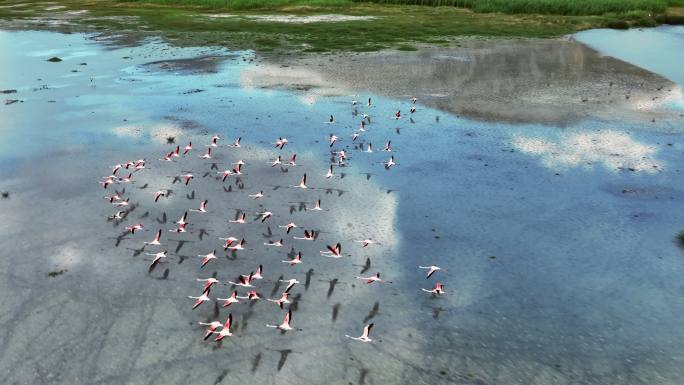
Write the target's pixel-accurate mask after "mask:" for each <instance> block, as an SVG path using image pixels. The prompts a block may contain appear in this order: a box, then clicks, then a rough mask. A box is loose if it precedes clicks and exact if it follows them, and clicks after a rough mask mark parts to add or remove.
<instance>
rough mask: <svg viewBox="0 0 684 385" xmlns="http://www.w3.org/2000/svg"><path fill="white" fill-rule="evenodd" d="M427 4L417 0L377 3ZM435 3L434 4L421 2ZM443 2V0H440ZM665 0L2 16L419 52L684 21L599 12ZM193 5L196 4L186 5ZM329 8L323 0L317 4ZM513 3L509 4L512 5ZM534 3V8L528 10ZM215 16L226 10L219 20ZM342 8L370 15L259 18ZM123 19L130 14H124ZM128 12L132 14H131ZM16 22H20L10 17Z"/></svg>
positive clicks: (19, 2) (171, 1)
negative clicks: (572, 7) (495, 8)
mask: <svg viewBox="0 0 684 385" xmlns="http://www.w3.org/2000/svg"><path fill="white" fill-rule="evenodd" d="M376 1H390V2H401V1H411V2H415V1H421V0H376ZM422 1H424V2H425V3H426V4H439V3H436V2H435V1H438V0H422ZM443 1H444V0H443ZM446 1H450V3H449V4H451V5H463V6H465V5H471V6H473V9H475V10H479V9H478V8H475V7H474V4H490V5H491V4H503V3H506V4H509V5H510V6H511V7H513V6H514V5H515V4H522V3H528V4H537V5H536V6H539V5H538V4H542V3H544V4H546V3H549V4H566V3H569V2H571V1H570V0H506V1H503V0H501V1H499V0H458V1H457V0H446ZM664 1H667V0H624V1H617V0H616V1H613V0H576V2H578V3H586V4H588V3H592V4H594V6H595V7H596V8H594V9H595V10H597V11H596V12H599V11H598V10H599V9H604V10H605V9H612V10H613V11H611V12H608V13H603V14H601V15H575V14H573V12H572V11H569V10H565V11H563V12H565V13H570V14H567V15H566V14H558V15H557V14H511V13H478V12H473V10H470V9H466V8H460V7H453V6H449V7H428V6H420V5H400V4H377V3H368V2H365V3H357V2H351V0H228V1H226V0H144V1H142V0H141V1H134V0H128V1H122V0H55V1H54V3H58V4H61V5H63V6H64V7H65V8H64V9H61V10H58V11H55V10H54V8H52V9H51V10H46V9H45V8H46V7H48V6H54V5H55V4H54V3H50V4H48V3H42V2H28V1H26V0H4V1H3V5H6V6H7V5H9V6H8V7H3V8H0V21H1V19H3V18H4V19H14V20H15V22H18V23H19V24H20V22H21V20H22V19H27V20H28V19H32V18H36V17H41V16H49V17H50V18H55V17H59V15H60V13H63V14H65V13H66V12H68V11H76V10H86V11H87V13H85V14H82V15H79V16H78V17H69V18H68V20H69V24H65V25H60V24H54V23H48V22H45V24H40V21H39V19H38V22H36V21H35V20H36V19H34V21H33V22H32V23H30V24H29V25H30V28H36V27H38V28H44V29H51V30H59V31H65V32H70V31H85V32H88V31H115V32H122V33H124V35H125V33H126V32H131V33H130V34H128V35H126V36H128V37H127V38H128V39H133V38H143V37H145V36H149V35H154V36H161V37H163V38H165V39H166V40H167V41H169V42H171V43H173V44H175V45H185V46H188V45H193V46H202V45H214V46H225V47H228V48H231V49H256V50H258V51H259V52H262V53H263V52H278V53H280V54H292V53H297V52H340V51H355V52H365V51H375V50H380V49H386V48H391V49H399V50H406V51H408V50H415V49H416V48H417V47H419V46H420V45H423V44H430V45H445V44H455V43H457V40H458V39H459V38H462V37H464V36H479V37H484V38H486V37H512V38H515V37H539V38H547V37H556V36H562V35H565V34H570V33H573V32H577V31H580V30H583V29H588V28H597V27H611V28H629V27H634V26H652V25H655V24H656V23H658V22H666V21H667V22H672V21H674V22H676V21H677V20H680V19H682V18H683V17H682V16H683V15H684V13H680V12H681V10H682V9H684V8H670V9H668V11H667V13H665V14H657V15H655V16H653V15H649V12H648V11H645V10H628V8H627V7H625V8H620V9H619V10H617V9H616V8H599V6H600V4H604V5H605V4H615V3H620V4H627V5H630V4H631V5H634V4H650V3H652V2H664ZM671 1H677V2H684V0H671ZM466 3H467V4H466ZM187 4H192V5H187ZM321 4H325V5H321ZM510 9H513V8H510ZM530 9H535V8H530ZM215 14H221V15H219V16H221V17H216V15H215ZM274 14H276V15H283V14H286V15H297V16H309V15H320V14H345V15H353V16H373V17H375V18H374V19H373V20H364V21H358V20H356V21H339V22H332V23H331V22H315V23H304V24H302V23H282V22H276V21H260V20H254V19H253V18H251V17H252V16H255V15H274ZM119 16H126V17H119ZM131 16H132V17H131ZM14 25H17V23H14Z"/></svg>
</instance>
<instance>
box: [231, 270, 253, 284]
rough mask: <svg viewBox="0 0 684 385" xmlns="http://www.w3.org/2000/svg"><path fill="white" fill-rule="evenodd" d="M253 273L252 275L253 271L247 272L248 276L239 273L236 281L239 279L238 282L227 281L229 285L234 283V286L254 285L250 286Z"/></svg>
mask: <svg viewBox="0 0 684 385" xmlns="http://www.w3.org/2000/svg"><path fill="white" fill-rule="evenodd" d="M253 275H254V273H249V275H248V276H244V275H241V276H240V278H239V279H238V281H240V282H233V281H228V283H230V284H231V285H235V286H242V287H254V286H252V279H253V277H252V276H253Z"/></svg>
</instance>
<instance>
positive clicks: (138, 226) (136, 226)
mask: <svg viewBox="0 0 684 385" xmlns="http://www.w3.org/2000/svg"><path fill="white" fill-rule="evenodd" d="M143 227H145V226H143V224H142V223H136V224H134V225H131V226H127V227H126V230H127V231H129V232H130V233H131V234H135V230H142V228H143Z"/></svg>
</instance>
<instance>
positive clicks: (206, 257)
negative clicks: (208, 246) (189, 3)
mask: <svg viewBox="0 0 684 385" xmlns="http://www.w3.org/2000/svg"><path fill="white" fill-rule="evenodd" d="M197 256H198V257H202V265H200V268H203V267H204V265H206V264H207V263H209V261H211V260H212V259H216V249H214V250H212V252H211V253H209V254H205V255H197Z"/></svg>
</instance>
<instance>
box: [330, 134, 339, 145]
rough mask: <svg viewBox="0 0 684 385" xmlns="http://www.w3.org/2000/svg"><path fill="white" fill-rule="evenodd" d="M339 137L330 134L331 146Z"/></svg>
mask: <svg viewBox="0 0 684 385" xmlns="http://www.w3.org/2000/svg"><path fill="white" fill-rule="evenodd" d="M337 139H339V138H338V137H337V135H333V134H330V137H329V138H328V143H330V147H332V146H333V145H334V144H335V142H337Z"/></svg>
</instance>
